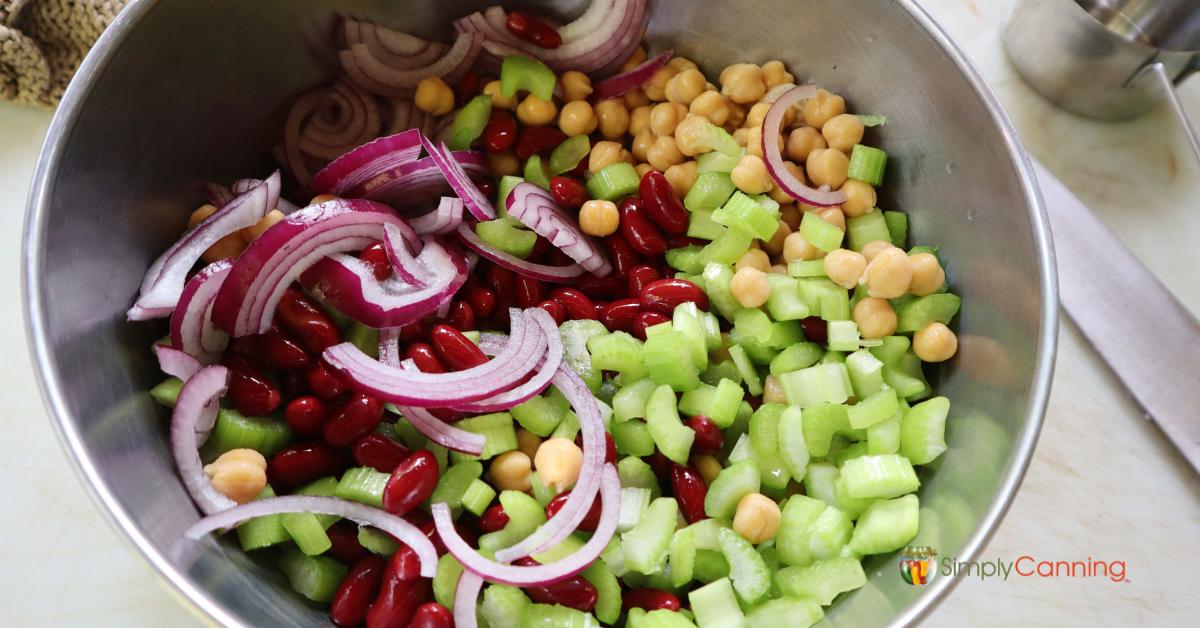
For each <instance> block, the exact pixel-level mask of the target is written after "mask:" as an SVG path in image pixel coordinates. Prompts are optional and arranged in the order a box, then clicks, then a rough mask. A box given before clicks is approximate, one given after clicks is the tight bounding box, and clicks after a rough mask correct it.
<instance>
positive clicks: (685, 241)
mask: <svg viewBox="0 0 1200 628" xmlns="http://www.w3.org/2000/svg"><path fill="white" fill-rule="evenodd" d="M666 237H667V248H668V249H681V248H683V247H685V246H692V245H693V244H696V245H699V246H704V245H705V244H708V240H701V239H700V238H693V237H690V236H686V235H668V236H666ZM668 268H669V267H668ZM669 272H670V273H671V274H674V272H675V271H674V270H671V271H669Z"/></svg>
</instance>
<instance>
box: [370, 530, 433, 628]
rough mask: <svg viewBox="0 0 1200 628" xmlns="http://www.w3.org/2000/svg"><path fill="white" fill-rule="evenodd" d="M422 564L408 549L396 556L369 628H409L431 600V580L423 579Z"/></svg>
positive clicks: (388, 570) (381, 590)
mask: <svg viewBox="0 0 1200 628" xmlns="http://www.w3.org/2000/svg"><path fill="white" fill-rule="evenodd" d="M419 574H420V562H419V561H418V560H417V555H416V553H415V552H413V551H412V550H411V549H409V547H408V546H407V545H401V546H400V549H398V550H396V553H395V554H393V555H392V559H391V560H390V561H388V565H387V569H386V570H385V571H384V574H383V584H382V585H381V586H380V588H379V596H378V597H376V598H375V603H374V604H372V605H371V610H369V611H367V628H405V627H406V626H408V622H410V621H412V617H413V615H414V614H416V612H417V607H418V606H420V605H421V604H423V603H425V602H426V601H427V600H429V597H430V594H431V593H432V590H431V589H430V586H429V580H428V579H427V578H421V577H419Z"/></svg>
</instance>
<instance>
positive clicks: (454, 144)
mask: <svg viewBox="0 0 1200 628" xmlns="http://www.w3.org/2000/svg"><path fill="white" fill-rule="evenodd" d="M491 114H492V97H491V96H488V95H486V94H481V95H479V96H476V97H474V98H472V99H471V100H468V101H467V104H465V105H463V107H462V109H459V110H458V113H457V114H455V115H454V123H453V124H451V125H450V141H449V142H447V144H448V145H449V146H450V150H467V149H468V148H470V147H471V144H472V143H473V142H474V141H475V140H476V139H477V138H478V137H479V136H480V135H483V128H484V127H486V126H487V123H488V118H489V117H490V116H491Z"/></svg>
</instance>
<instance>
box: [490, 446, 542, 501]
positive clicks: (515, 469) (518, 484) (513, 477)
mask: <svg viewBox="0 0 1200 628" xmlns="http://www.w3.org/2000/svg"><path fill="white" fill-rule="evenodd" d="M538 451H541V447H540V446H539V447H538ZM532 473H533V470H532V468H531V467H530V462H529V456H528V455H526V454H525V452H523V451H521V450H519V449H514V450H512V451H506V452H504V453H502V454H500V455H499V456H496V458H495V459H494V460H492V466H491V467H490V468H489V469H488V475H489V476H490V477H491V478H492V486H495V487H496V488H498V489H500V490H502V491H521V492H528V491H529V490H530V489H532V488H533V482H532V481H531V480H530V479H529V476H530V475H531V474H532Z"/></svg>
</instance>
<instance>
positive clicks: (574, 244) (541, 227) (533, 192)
mask: <svg viewBox="0 0 1200 628" xmlns="http://www.w3.org/2000/svg"><path fill="white" fill-rule="evenodd" d="M506 207H507V209H508V213H509V215H511V216H512V217H513V218H516V219H517V220H520V221H521V223H522V224H524V225H525V226H526V227H529V228H530V229H532V230H533V232H534V233H536V234H538V235H540V236H542V237H543V238H546V239H547V240H549V241H550V244H553V245H554V246H556V247H558V248H559V249H562V252H563V253H566V254H567V256H568V257H570V258H571V259H573V260H575V261H576V262H578V263H579V265H580V266H582V267H583V268H584V269H585V270H588V271H590V272H591V273H592V274H594V275H597V276H600V277H603V276H605V275H607V274H609V273H611V272H612V266H611V265H609V263H608V258H606V257H605V256H604V253H603V252H601V251H600V247H598V246H596V242H595V241H594V240H592V239H591V238H589V237H588V236H587V235H586V234H584V233H583V232H582V231H580V230H579V225H578V223H576V222H575V221H574V220H572V219H571V218H570V217H568V216H567V214H566V212H564V211H563V210H562V208H561V207H559V206H558V204H557V203H555V202H554V197H552V196H550V193H549V192H547V191H545V190H543V189H542V188H540V187H538V186H536V185H534V184H532V183H529V182H522V183H518V184H517V185H516V187H514V188H513V189H512V192H510V193H509V195H508V201H507V203H506Z"/></svg>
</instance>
